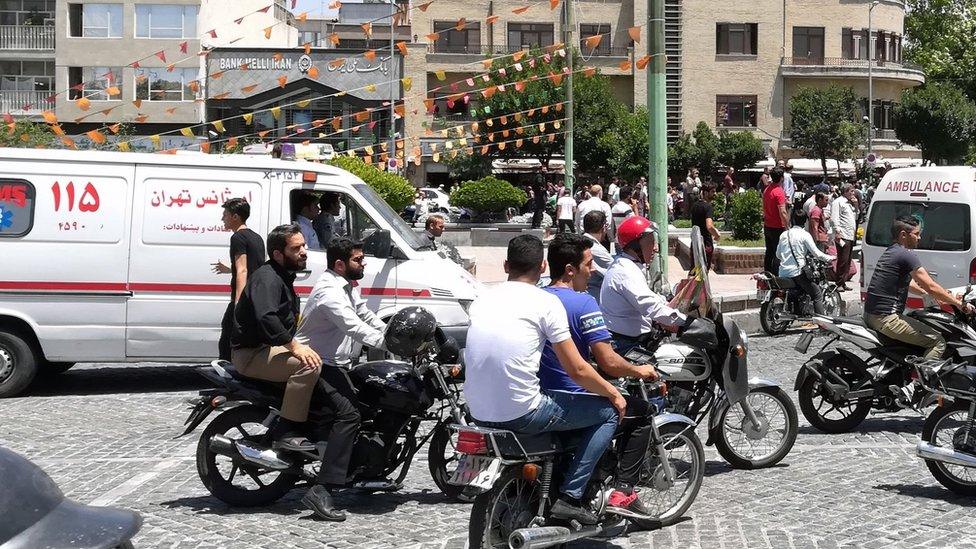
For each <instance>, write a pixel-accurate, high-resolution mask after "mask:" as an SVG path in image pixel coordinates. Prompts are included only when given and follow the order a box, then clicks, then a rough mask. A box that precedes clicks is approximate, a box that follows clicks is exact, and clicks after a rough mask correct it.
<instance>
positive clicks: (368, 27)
mask: <svg viewBox="0 0 976 549" xmlns="http://www.w3.org/2000/svg"><path fill="white" fill-rule="evenodd" d="M360 27H362V29H363V34H365V35H366V38H372V37H373V24H372V23H363V24H362V25H360Z"/></svg>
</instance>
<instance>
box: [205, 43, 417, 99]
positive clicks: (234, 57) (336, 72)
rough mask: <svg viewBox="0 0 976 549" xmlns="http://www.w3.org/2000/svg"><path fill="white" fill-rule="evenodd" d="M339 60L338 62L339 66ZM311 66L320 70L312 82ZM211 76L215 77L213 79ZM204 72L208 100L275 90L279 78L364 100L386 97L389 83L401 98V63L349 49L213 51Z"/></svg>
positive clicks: (389, 57) (243, 96) (380, 55)
mask: <svg viewBox="0 0 976 549" xmlns="http://www.w3.org/2000/svg"><path fill="white" fill-rule="evenodd" d="M340 59H341V60H342V62H341V63H339V62H337V61H338V60H340ZM312 67H315V68H316V70H317V71H318V75H317V77H316V78H312V77H311V76H310V75H309V74H308V73H309V70H310V69H311V68H312ZM215 73H217V74H219V77H218V78H214V77H213V75H214V74H215ZM207 74H208V75H210V76H208V77H207V96H208V97H215V96H218V95H220V94H224V93H226V94H228V95H227V99H228V100H233V99H246V98H247V97H252V96H254V95H258V94H261V93H264V92H267V91H270V90H273V89H275V88H278V87H280V84H279V78H280V77H282V76H285V77H286V78H287V79H288V82H296V81H298V80H301V79H308V80H313V81H315V82H319V83H321V84H324V85H326V86H328V87H330V88H334V89H336V90H339V91H345V92H347V94H348V95H351V96H354V97H358V98H360V99H365V100H386V99H389V90H390V82H396V83H395V84H394V89H395V94H396V98H397V99H399V98H400V85H399V82H397V81H398V80H400V78H401V75H400V60H399V58H398V57H396V56H391V55H390V54H388V53H387V54H386V55H383V54H381V53H379V52H377V55H376V58H375V59H374V60H372V61H370V60H368V59H366V58H364V57H363V56H362V54H361V53H357V52H352V51H351V52H348V53H346V52H343V51H337V50H326V51H314V50H313V51H312V52H311V53H309V54H306V53H305V52H304V51H302V50H297V51H288V50H285V51H280V50H273V49H267V50H254V49H215V50H213V51H211V52H210V54H209V55H208V56H207ZM369 85H374V86H376V91H373V92H370V91H366V89H365V87H366V86H369ZM245 90H246V91H245Z"/></svg>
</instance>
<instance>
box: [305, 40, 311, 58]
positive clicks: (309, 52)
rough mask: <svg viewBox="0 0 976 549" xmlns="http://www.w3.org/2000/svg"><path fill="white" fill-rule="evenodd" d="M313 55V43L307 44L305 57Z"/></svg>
mask: <svg viewBox="0 0 976 549" xmlns="http://www.w3.org/2000/svg"><path fill="white" fill-rule="evenodd" d="M311 53H312V43H311V42H305V55H310V54H311Z"/></svg>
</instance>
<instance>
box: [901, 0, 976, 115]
mask: <svg viewBox="0 0 976 549" xmlns="http://www.w3.org/2000/svg"><path fill="white" fill-rule="evenodd" d="M906 4H907V8H908V9H907V11H906V14H905V36H906V40H905V59H906V60H908V61H911V62H913V63H917V64H919V65H921V66H922V69H923V70H924V71H925V77H926V79H927V80H928V82H930V83H931V82H950V81H951V82H953V83H955V84H956V85H957V86H958V87H959V88H960V89H961V90H962V91H963V92H964V93H965V94H966V95H968V96H969V98H970V99H972V100H974V101H976V0H907V2H906Z"/></svg>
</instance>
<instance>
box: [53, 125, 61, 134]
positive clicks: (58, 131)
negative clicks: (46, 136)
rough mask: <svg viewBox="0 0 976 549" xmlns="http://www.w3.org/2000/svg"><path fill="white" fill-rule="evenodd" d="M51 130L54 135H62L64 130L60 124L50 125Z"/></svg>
mask: <svg viewBox="0 0 976 549" xmlns="http://www.w3.org/2000/svg"><path fill="white" fill-rule="evenodd" d="M51 132H53V133H54V135H64V130H62V129H61V126H59V125H57V124H55V125H53V126H51Z"/></svg>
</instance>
